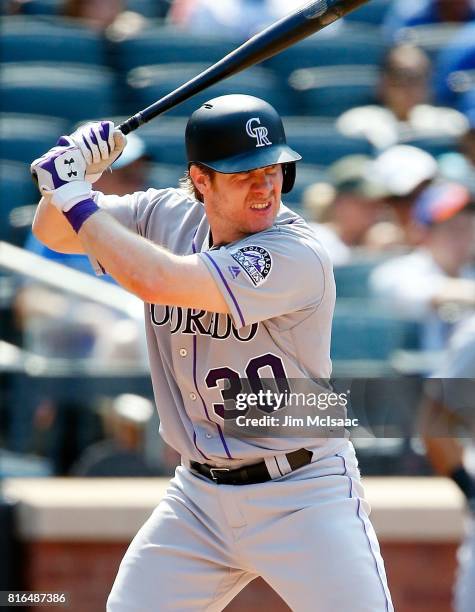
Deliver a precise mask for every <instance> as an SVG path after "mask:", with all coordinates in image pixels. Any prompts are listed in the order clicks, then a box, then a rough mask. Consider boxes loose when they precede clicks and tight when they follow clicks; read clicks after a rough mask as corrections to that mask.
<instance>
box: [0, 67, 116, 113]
mask: <svg viewBox="0 0 475 612" xmlns="http://www.w3.org/2000/svg"><path fill="white" fill-rule="evenodd" d="M1 68H2V70H1V73H0V86H1V90H2V95H1V98H0V112H2V113H5V112H8V113H13V112H16V113H32V114H41V115H51V116H53V117H60V118H62V119H66V120H68V121H70V122H71V123H74V122H77V121H83V120H87V119H91V118H101V119H106V118H107V117H109V116H111V115H114V114H116V111H115V104H116V103H117V95H116V91H115V85H116V80H115V75H114V74H113V73H112V71H111V70H109V69H106V68H102V67H97V66H87V67H86V66H80V65H76V64H49V65H45V64H43V63H34V62H31V63H25V64H22V63H11V64H3V65H2V66H1Z"/></svg>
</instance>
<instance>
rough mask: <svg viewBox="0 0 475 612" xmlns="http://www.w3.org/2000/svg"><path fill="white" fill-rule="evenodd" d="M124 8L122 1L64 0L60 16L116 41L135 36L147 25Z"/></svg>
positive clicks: (142, 18) (144, 19)
mask: <svg viewBox="0 0 475 612" xmlns="http://www.w3.org/2000/svg"><path fill="white" fill-rule="evenodd" d="M125 6H126V2H125V1H124V0H65V2H64V6H63V8H62V11H61V15H62V16H63V17H68V18H71V19H77V20H79V21H81V22H82V24H83V25H84V26H86V27H88V28H91V29H92V30H95V31H97V32H107V35H108V36H109V37H110V38H112V39H114V40H118V39H123V38H125V37H127V36H132V35H134V34H136V33H137V32H139V31H140V30H141V29H143V28H144V27H145V25H146V24H147V18H146V17H144V16H143V15H141V14H140V13H136V12H135V11H127V10H125Z"/></svg>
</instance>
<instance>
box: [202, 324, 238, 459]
mask: <svg viewBox="0 0 475 612" xmlns="http://www.w3.org/2000/svg"><path fill="white" fill-rule="evenodd" d="M193 382H194V383H195V389H196V392H197V393H198V395H199V398H200V400H201V403H202V404H203V408H204V410H205V413H206V418H207V419H208V421H209V422H210V423H213V424H214V425H216V428H217V430H218V433H219V437H220V438H221V442H222V443H223V447H224V450H225V451H226V455H227V456H228V459H233V457H232V455H231V453H230V452H229V448H228V445H227V444H226V438H225V437H224V434H223V430H222V429H221V427H220V425H219V424H218V423H216V422H215V421H213V420H212V419H210V418H209V412H208V408H207V407H206V404H205V401H204V399H203V396H202V395H201V393H200V390H199V389H198V384H197V382H196V335H194V336H193Z"/></svg>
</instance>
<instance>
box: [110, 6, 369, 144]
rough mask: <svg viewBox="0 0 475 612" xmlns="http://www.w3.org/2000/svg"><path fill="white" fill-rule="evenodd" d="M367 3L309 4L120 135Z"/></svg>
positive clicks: (126, 126) (123, 125)
mask: <svg viewBox="0 0 475 612" xmlns="http://www.w3.org/2000/svg"><path fill="white" fill-rule="evenodd" d="M366 2H368V0H314V1H313V2H309V3H308V4H306V5H305V6H303V7H301V8H300V9H298V10H296V11H294V12H293V13H291V14H290V15H287V16H286V17H283V18H282V19H280V20H279V21H276V22H275V23H273V24H272V25H270V26H269V27H268V28H266V29H265V30H263V31H262V32H260V33H259V34H256V35H255V36H253V37H252V38H250V39H249V40H247V41H246V42H245V43H244V44H242V45H241V46H240V47H238V48H237V49H235V50H234V51H231V53H229V54H228V55H226V56H225V57H223V58H222V59H221V60H219V62H216V63H215V64H213V65H212V66H210V67H209V68H207V69H206V70H204V71H203V72H200V74H198V75H197V76H196V77H194V78H193V79H191V80H189V81H188V82H186V83H184V84H183V85H181V86H180V87H178V88H177V89H175V90H174V91H172V92H171V93H169V94H167V95H166V96H164V97H163V98H161V99H160V100H158V101H157V102H154V103H153V104H151V105H150V106H147V108H145V109H144V110H141V111H140V112H138V113H137V114H135V115H133V116H132V117H130V118H129V119H127V120H126V121H124V122H123V123H121V125H119V129H120V131H121V132H122V133H123V134H128V133H129V132H132V131H133V130H136V129H137V128H138V127H139V126H141V125H143V124H144V123H147V122H148V121H150V120H151V119H153V118H154V117H157V116H158V115H161V114H163V113H165V112H166V111H168V110H170V109H171V108H173V107H175V106H177V105H178V104H181V103H182V102H184V101H185V100H188V99H189V98H191V97H192V96H194V95H195V94H197V93H198V92H200V91H203V90H204V89H206V88H207V87H210V86H211V85H214V84H215V83H218V82H219V81H222V80H223V79H226V78H227V77H230V76H232V75H233V74H237V73H238V72H241V71H242V70H245V69H246V68H249V66H254V65H255V64H258V63H259V62H262V61H264V60H266V59H269V58H270V57H273V56H274V55H276V54H277V53H279V52H280V51H283V50H284V49H287V48H288V47H290V46H291V45H293V44H295V43H296V42H299V41H300V40H302V39H304V38H306V37H307V36H310V35H311V34H314V33H316V32H319V31H320V30H322V29H323V28H325V27H326V26H328V25H330V24H331V23H333V22H335V21H337V20H338V19H341V17H344V16H345V15H347V14H348V13H349V12H351V11H353V10H355V9H356V8H358V7H359V6H361V5H362V4H365V3H366Z"/></svg>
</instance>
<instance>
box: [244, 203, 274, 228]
mask: <svg viewBox="0 0 475 612" xmlns="http://www.w3.org/2000/svg"><path fill="white" fill-rule="evenodd" d="M278 210H279V207H278V206H277V203H276V202H275V201H274V200H273V199H272V200H269V201H268V202H266V203H262V204H259V205H255V206H252V205H251V206H250V207H249V210H248V211H247V216H248V220H249V223H250V224H251V225H253V226H256V227H259V228H261V229H260V230H257V231H262V229H267V228H268V227H271V226H272V225H273V224H274V220H275V217H276V215H277V212H278Z"/></svg>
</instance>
